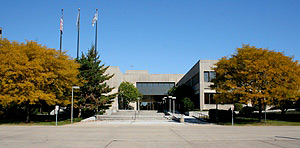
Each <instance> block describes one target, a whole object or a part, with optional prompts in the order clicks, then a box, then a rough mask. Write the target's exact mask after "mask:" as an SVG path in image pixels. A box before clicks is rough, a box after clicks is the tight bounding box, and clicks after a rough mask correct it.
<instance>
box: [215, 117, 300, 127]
mask: <svg viewBox="0 0 300 148" xmlns="http://www.w3.org/2000/svg"><path fill="white" fill-rule="evenodd" d="M217 124H219V125H232V123H231V122H218V123H217ZM234 125H235V126H300V122H291V121H280V120H270V119H267V122H265V121H264V119H262V122H258V119H257V118H245V117H237V118H236V119H235V120H234Z"/></svg>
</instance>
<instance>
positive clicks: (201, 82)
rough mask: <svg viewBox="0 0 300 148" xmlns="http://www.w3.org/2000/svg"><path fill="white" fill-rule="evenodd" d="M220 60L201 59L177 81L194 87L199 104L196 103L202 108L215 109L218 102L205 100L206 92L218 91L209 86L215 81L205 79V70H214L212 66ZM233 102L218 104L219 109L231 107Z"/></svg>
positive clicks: (207, 71)
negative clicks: (209, 102)
mask: <svg viewBox="0 0 300 148" xmlns="http://www.w3.org/2000/svg"><path fill="white" fill-rule="evenodd" d="M217 62H218V60H199V61H198V62H197V63H196V64H195V65H194V66H193V67H192V68H191V69H190V70H189V71H188V72H187V73H186V74H185V75H184V76H183V78H182V79H181V80H180V81H179V82H178V83H177V86H180V85H183V84H185V85H189V86H191V87H192V88H193V89H194V92H195V99H198V100H199V101H197V100H196V102H197V103H198V104H195V106H196V107H199V109H200V110H208V109H215V108H216V104H213V103H211V104H208V103H206V102H205V94H215V93H216V91H215V90H212V89H211V88H210V87H209V86H210V85H211V84H213V83H211V82H207V81H205V74H204V73H205V72H206V73H209V72H213V70H212V68H213V67H215V65H214V64H216V63H217ZM231 106H232V104H224V105H220V104H219V105H218V108H219V109H229V108H230V107H231Z"/></svg>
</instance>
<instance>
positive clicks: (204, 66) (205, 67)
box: [199, 60, 218, 110]
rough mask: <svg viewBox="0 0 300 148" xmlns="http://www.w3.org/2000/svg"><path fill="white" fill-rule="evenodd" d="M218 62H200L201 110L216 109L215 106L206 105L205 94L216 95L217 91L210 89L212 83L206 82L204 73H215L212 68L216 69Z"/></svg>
mask: <svg viewBox="0 0 300 148" xmlns="http://www.w3.org/2000/svg"><path fill="white" fill-rule="evenodd" d="M217 62H218V60H200V61H199V66H200V67H199V69H200V79H199V80H200V98H199V99H200V110H207V109H214V108H216V105H215V104H205V102H204V101H205V99H204V93H216V91H215V90H212V89H210V87H209V86H210V85H211V84H213V83H211V82H204V71H213V70H212V68H213V67H215V66H214V64H215V63H217Z"/></svg>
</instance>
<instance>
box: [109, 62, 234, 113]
mask: <svg viewBox="0 0 300 148" xmlns="http://www.w3.org/2000/svg"><path fill="white" fill-rule="evenodd" d="M216 62H218V61H217V60H199V61H198V62H197V63H196V64H195V65H194V66H193V67H192V68H191V69H190V70H189V71H188V72H187V73H186V74H149V73H148V70H127V71H126V72H125V74H123V73H122V72H121V70H120V68H119V67H118V66H110V67H109V69H108V70H107V71H106V72H107V73H109V74H114V77H113V78H112V79H110V80H108V81H107V84H108V85H109V86H111V87H114V89H113V91H112V93H116V92H118V88H119V86H120V84H121V83H122V82H130V83H132V84H134V85H135V86H136V87H137V89H138V90H139V92H141V93H142V94H143V98H141V102H140V104H139V106H140V109H141V110H160V109H162V108H163V104H162V103H163V98H164V97H166V96H167V93H168V90H169V89H170V88H172V87H173V86H180V85H183V84H185V85H188V86H191V87H192V88H193V89H194V98H191V99H192V101H193V102H194V105H195V109H199V110H208V109H213V108H216V104H215V101H214V94H215V93H216V92H215V90H212V89H210V87H209V85H211V84H212V83H211V82H210V81H211V79H213V78H214V77H215V72H214V71H213V70H212V69H211V68H212V67H214V64H215V63H216ZM130 105H131V106H132V108H133V109H134V110H136V109H137V108H138V104H137V102H135V103H131V104H130ZM218 107H219V108H224V109H228V108H229V107H230V105H229V104H228V105H219V106H218ZM119 109H124V107H123V104H122V100H119V99H118V98H115V100H114V102H113V104H112V106H111V108H110V109H109V110H107V113H108V114H110V113H111V112H116V111H117V110H119Z"/></svg>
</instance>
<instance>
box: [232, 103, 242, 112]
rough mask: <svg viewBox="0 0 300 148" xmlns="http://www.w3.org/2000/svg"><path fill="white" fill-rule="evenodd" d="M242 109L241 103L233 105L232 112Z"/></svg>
mask: <svg viewBox="0 0 300 148" xmlns="http://www.w3.org/2000/svg"><path fill="white" fill-rule="evenodd" d="M242 108H243V105H242V104H241V103H235V104H234V111H241V110H242Z"/></svg>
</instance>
